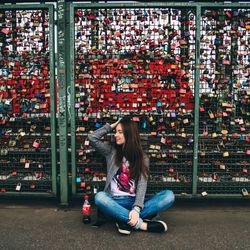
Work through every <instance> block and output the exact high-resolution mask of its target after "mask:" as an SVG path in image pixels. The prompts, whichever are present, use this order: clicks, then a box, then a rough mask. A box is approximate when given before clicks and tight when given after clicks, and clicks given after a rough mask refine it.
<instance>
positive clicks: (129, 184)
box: [111, 158, 135, 196]
mask: <svg viewBox="0 0 250 250" xmlns="http://www.w3.org/2000/svg"><path fill="white" fill-rule="evenodd" d="M111 194H112V196H125V195H128V196H135V181H134V180H133V179H131V178H130V177H129V162H128V161H127V160H126V159H125V158H123V160H122V166H121V167H120V168H119V169H118V171H117V173H116V174H115V175H114V177H113V179H112V181H111Z"/></svg>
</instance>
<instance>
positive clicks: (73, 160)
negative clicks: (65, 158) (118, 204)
mask: <svg viewBox="0 0 250 250" xmlns="http://www.w3.org/2000/svg"><path fill="white" fill-rule="evenodd" d="M74 16H75V14H74V8H73V5H71V6H70V20H69V21H70V44H71V46H70V50H69V51H70V53H69V54H70V58H69V60H70V64H69V65H70V70H71V71H70V81H69V83H70V87H71V88H70V90H71V100H70V107H71V117H72V119H71V175H72V194H73V195H75V194H76V139H75V133H76V112H75V46H74V44H75V39H74V37H75V34H74V32H75V22H74Z"/></svg>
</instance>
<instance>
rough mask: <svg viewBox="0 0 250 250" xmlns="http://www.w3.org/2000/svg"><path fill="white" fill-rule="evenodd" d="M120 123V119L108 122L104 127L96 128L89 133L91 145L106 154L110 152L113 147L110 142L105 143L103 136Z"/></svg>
mask: <svg viewBox="0 0 250 250" xmlns="http://www.w3.org/2000/svg"><path fill="white" fill-rule="evenodd" d="M118 123H119V120H118V121H117V122H115V123H113V124H111V125H110V124H106V125H104V126H103V127H101V128H99V129H97V130H95V131H94V132H93V133H92V134H88V140H89V142H90V145H91V146H92V147H93V148H95V149H96V150H98V151H99V152H100V153H101V154H102V155H104V156H106V155H108V154H110V152H111V150H112V147H111V145H110V144H107V143H103V142H102V141H101V138H102V137H103V136H105V135H106V134H108V133H109V132H111V131H112V129H114V128H115V127H116V126H117V124H118Z"/></svg>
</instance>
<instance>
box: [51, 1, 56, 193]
mask: <svg viewBox="0 0 250 250" xmlns="http://www.w3.org/2000/svg"><path fill="white" fill-rule="evenodd" d="M49 32H50V33H49V48H50V53H49V60H50V124H51V126H50V127H51V157H52V162H51V165H52V193H53V194H54V195H56V194H57V178H56V162H57V156H56V148H57V142H56V97H55V56H54V51H55V45H54V6H53V5H50V6H49Z"/></svg>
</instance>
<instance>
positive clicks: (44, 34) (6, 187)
mask: <svg viewBox="0 0 250 250" xmlns="http://www.w3.org/2000/svg"><path fill="white" fill-rule="evenodd" d="M17 8H18V9H15V8H13V7H11V8H9V9H6V8H4V7H2V8H0V26H1V27H0V44H1V51H0V76H1V77H0V78H1V80H0V112H1V115H0V124H1V130H0V132H1V133H0V145H1V146H0V152H1V160H0V189H1V192H2V193H5V192H7V193H8V192H21V193H23V192H24V193H30V192H32V193H33V192H36V193H46V192H47V193H51V192H52V158H51V154H52V152H51V120H50V112H51V110H50V100H51V98H50V94H51V92H50V82H51V81H52V80H51V75H50V67H51V65H50V51H49V47H50V46H49V39H50V28H49V10H48V9H39V10H38V9H23V8H22V7H21V6H20V7H17ZM26 8H27V7H26Z"/></svg>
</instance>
